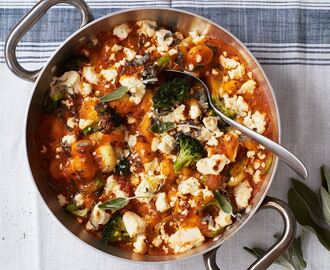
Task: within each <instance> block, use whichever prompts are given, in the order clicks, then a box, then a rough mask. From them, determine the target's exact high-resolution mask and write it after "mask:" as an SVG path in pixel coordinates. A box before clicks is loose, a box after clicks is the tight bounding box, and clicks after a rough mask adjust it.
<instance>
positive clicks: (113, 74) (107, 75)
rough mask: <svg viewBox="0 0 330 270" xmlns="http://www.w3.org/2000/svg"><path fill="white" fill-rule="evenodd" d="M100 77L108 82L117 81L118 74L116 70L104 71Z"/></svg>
mask: <svg viewBox="0 0 330 270" xmlns="http://www.w3.org/2000/svg"><path fill="white" fill-rule="evenodd" d="M100 75H101V76H102V77H103V78H104V79H106V80H107V81H108V82H110V81H112V80H115V79H116V78H117V76H118V72H117V70H116V69H115V68H108V69H102V70H101V72H100Z"/></svg>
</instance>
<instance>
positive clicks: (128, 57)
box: [124, 48, 136, 61]
mask: <svg viewBox="0 0 330 270" xmlns="http://www.w3.org/2000/svg"><path fill="white" fill-rule="evenodd" d="M124 53H125V55H126V60H127V61H132V60H133V59H134V58H135V56H136V52H135V51H134V50H132V49H130V48H124Z"/></svg>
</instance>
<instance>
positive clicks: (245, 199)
mask: <svg viewBox="0 0 330 270" xmlns="http://www.w3.org/2000/svg"><path fill="white" fill-rule="evenodd" d="M251 194H252V188H251V186H250V184H249V182H248V181H247V180H246V181H244V182H242V183H240V184H239V185H238V186H237V187H235V189H234V196H235V200H236V204H237V206H238V208H239V209H242V208H245V207H247V206H248V205H249V200H250V198H251Z"/></svg>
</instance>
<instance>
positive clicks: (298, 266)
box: [244, 233, 307, 270]
mask: <svg viewBox="0 0 330 270" xmlns="http://www.w3.org/2000/svg"><path fill="white" fill-rule="evenodd" d="M274 237H275V238H277V239H278V238H279V236H277V235H275V236H274ZM302 239H303V233H302V234H301V235H300V236H299V237H297V238H295V239H294V240H293V243H292V244H291V246H290V247H289V248H288V249H287V251H285V252H284V253H283V254H282V255H281V256H280V257H279V258H278V259H277V260H276V261H275V262H274V263H275V264H277V265H280V266H282V267H283V268H284V269H287V270H303V269H305V268H306V267H307V263H306V261H305V260H304V257H303V252H302V249H301V242H302ZM244 249H245V250H246V251H247V252H249V253H250V254H251V255H253V256H255V257H256V258H260V257H262V256H263V255H264V254H265V253H266V251H265V250H263V249H261V248H257V247H255V248H248V247H244Z"/></svg>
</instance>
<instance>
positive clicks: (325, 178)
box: [321, 164, 330, 192]
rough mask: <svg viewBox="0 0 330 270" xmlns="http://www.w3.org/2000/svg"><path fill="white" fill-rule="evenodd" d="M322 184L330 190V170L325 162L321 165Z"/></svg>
mask: <svg viewBox="0 0 330 270" xmlns="http://www.w3.org/2000/svg"><path fill="white" fill-rule="evenodd" d="M321 177H322V184H323V186H324V187H325V189H327V190H328V192H330V170H329V168H327V167H326V166H325V165H324V164H323V166H322V167H321Z"/></svg>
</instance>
